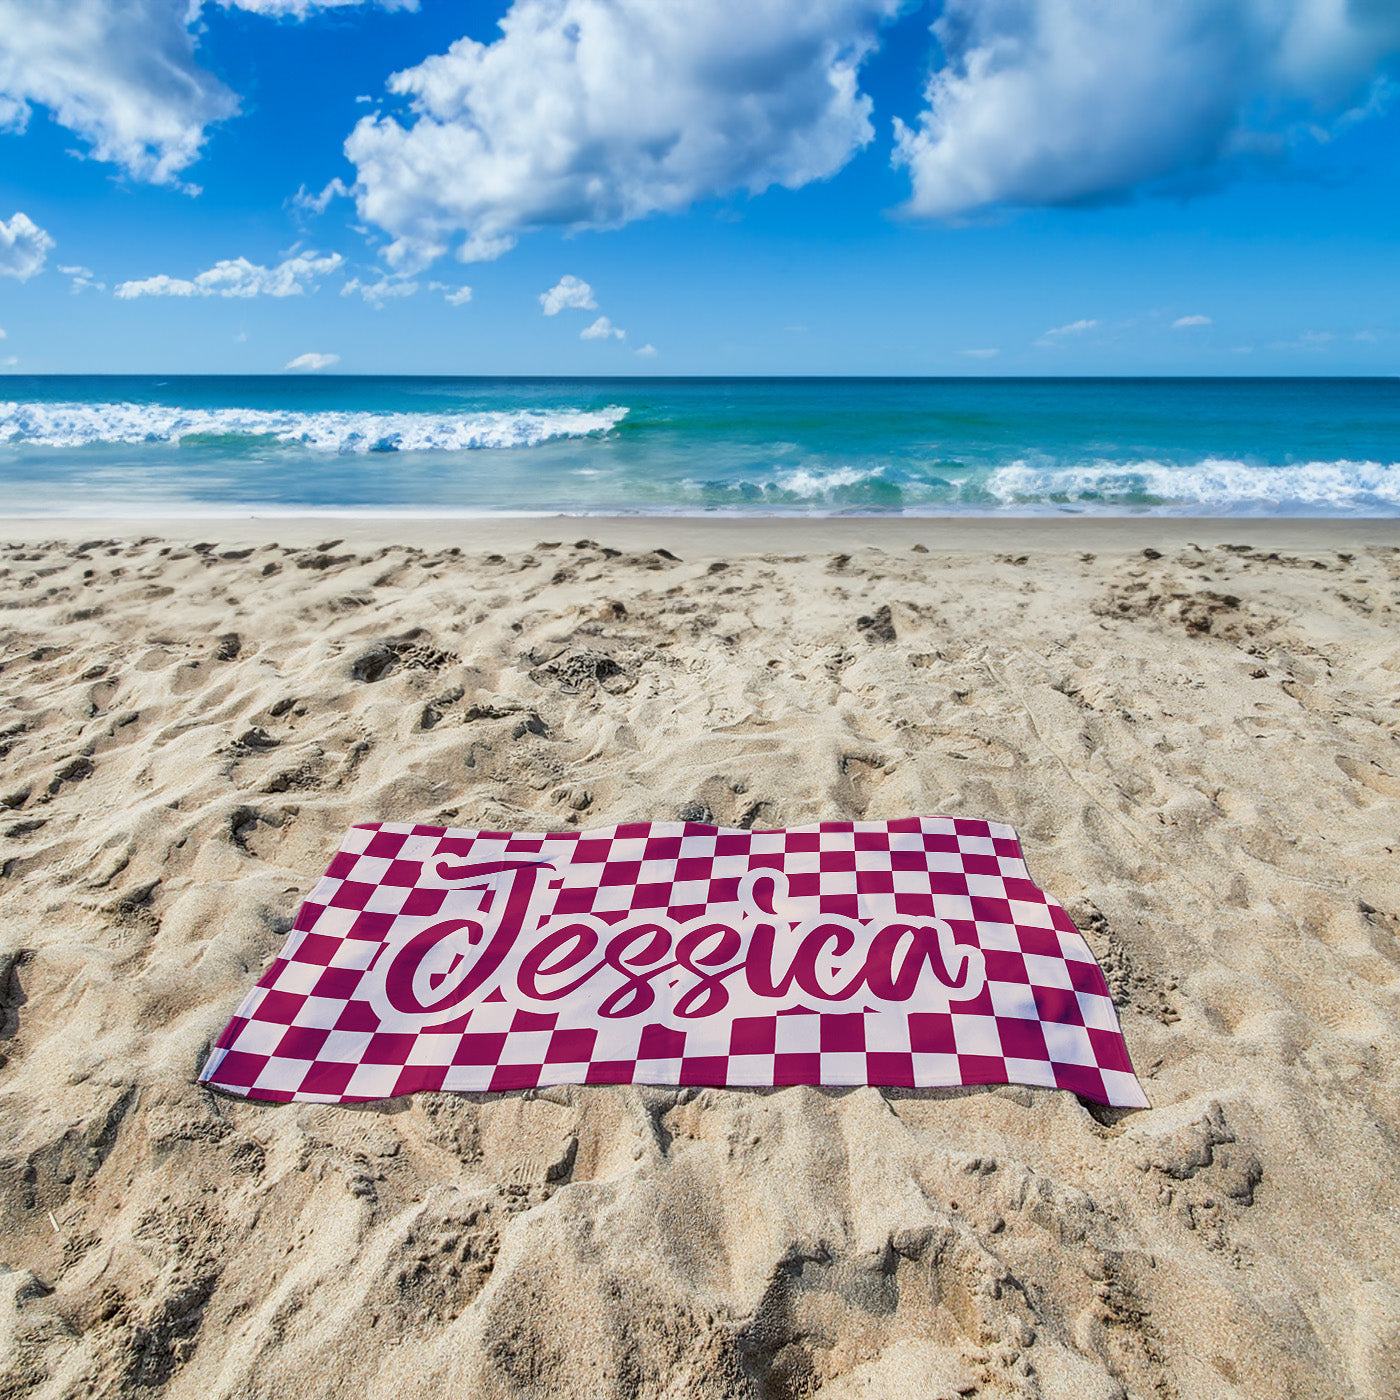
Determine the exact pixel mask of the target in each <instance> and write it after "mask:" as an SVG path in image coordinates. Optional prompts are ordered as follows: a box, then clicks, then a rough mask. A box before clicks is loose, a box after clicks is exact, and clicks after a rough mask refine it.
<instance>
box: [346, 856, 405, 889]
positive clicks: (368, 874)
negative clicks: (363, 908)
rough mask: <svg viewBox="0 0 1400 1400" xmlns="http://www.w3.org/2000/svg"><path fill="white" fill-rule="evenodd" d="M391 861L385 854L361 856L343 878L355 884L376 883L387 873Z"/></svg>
mask: <svg viewBox="0 0 1400 1400" xmlns="http://www.w3.org/2000/svg"><path fill="white" fill-rule="evenodd" d="M393 863H394V862H393V861H391V860H389V859H388V858H387V857H385V856H361V857H360V858H359V860H357V861H356V862H355V864H354V865H353V866H352V867H351V869H350V873H349V874H348V875H347V876H346V877H345V878H346V879H347V880H353V881H354V882H355V883H356V884H357V885H377V884H378V883H379V882H380V881H381V880H382V879H383V878H384V877H385V876H386V875H387V874H388V873H389V867H390V866H391V865H392V864H393Z"/></svg>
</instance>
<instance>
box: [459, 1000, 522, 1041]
mask: <svg viewBox="0 0 1400 1400" xmlns="http://www.w3.org/2000/svg"><path fill="white" fill-rule="evenodd" d="M471 1011H472V1014H471V1019H470V1020H468V1022H467V1033H468V1034H469V1035H480V1034H482V1033H483V1032H484V1033H486V1034H487V1035H490V1034H492V1033H493V1032H494V1033H497V1034H499V1033H500V1032H501V1031H508V1030H509V1029H510V1027H511V1023H512V1022H513V1021H514V1020H515V1007H513V1006H512V1005H511V1004H510V1003H509V1002H506V1001H483V1002H480V1003H479V1004H478V1005H476V1006H473V1007H472V1009H471Z"/></svg>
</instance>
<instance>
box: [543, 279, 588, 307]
mask: <svg viewBox="0 0 1400 1400" xmlns="http://www.w3.org/2000/svg"><path fill="white" fill-rule="evenodd" d="M540 305H541V306H542V307H544V314H545V315H546V316H557V315H558V314H559V313H560V312H561V311H563V310H564V309H565V308H566V307H572V308H574V309H575V310H578V311H596V310H597V309H598V303H597V301H596V300H595V298H594V296H593V288H592V287H590V286H589V285H588V283H587V282H585V281H584V280H583V279H582V278H581V277H575V276H574V275H573V274H572V273H565V274H564V276H563V277H561V278H560V279H559V280H558V281H557V282H556V283H555V284H554V285H553V286H552V287H551V288H550V289H549V290H548V291H547V292H541V293H540Z"/></svg>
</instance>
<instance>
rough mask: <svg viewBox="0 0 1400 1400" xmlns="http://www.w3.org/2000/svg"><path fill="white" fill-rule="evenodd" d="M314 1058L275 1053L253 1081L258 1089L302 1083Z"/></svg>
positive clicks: (277, 1087) (284, 1087) (278, 1087)
mask: <svg viewBox="0 0 1400 1400" xmlns="http://www.w3.org/2000/svg"><path fill="white" fill-rule="evenodd" d="M314 1063H315V1061H314V1060H293V1059H290V1058H283V1057H281V1056H279V1055H274V1056H273V1057H272V1058H271V1059H270V1060H269V1061H268V1062H267V1063H266V1064H265V1065H264V1066H263V1067H262V1069H261V1071H259V1073H258V1077H257V1079H256V1080H254V1081H253V1087H254V1088H257V1089H286V1088H287V1087H288V1086H289V1085H293V1084H295V1085H298V1086H299V1085H300V1084H301V1081H302V1080H303V1079H305V1078H306V1076H307V1073H308V1072H309V1071H310V1069H311V1066H312V1065H313V1064H314Z"/></svg>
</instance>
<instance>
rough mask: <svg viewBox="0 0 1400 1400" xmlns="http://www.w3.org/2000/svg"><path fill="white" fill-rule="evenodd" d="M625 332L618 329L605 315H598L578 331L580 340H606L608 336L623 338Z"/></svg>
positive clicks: (617, 338)
mask: <svg viewBox="0 0 1400 1400" xmlns="http://www.w3.org/2000/svg"><path fill="white" fill-rule="evenodd" d="M626 335H627V332H626V331H621V330H618V328H617V327H616V326H615V325H613V323H612V322H611V321H610V320H608V318H607V317H606V316H599V317H598V319H597V320H596V321H594V322H593V324H592V325H591V326H585V327H584V328H583V329H582V330H581V331H580V332H579V333H578V338H579V339H580V340H608V339H609V338H612V339H616V340H623V339H625V338H626Z"/></svg>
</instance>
